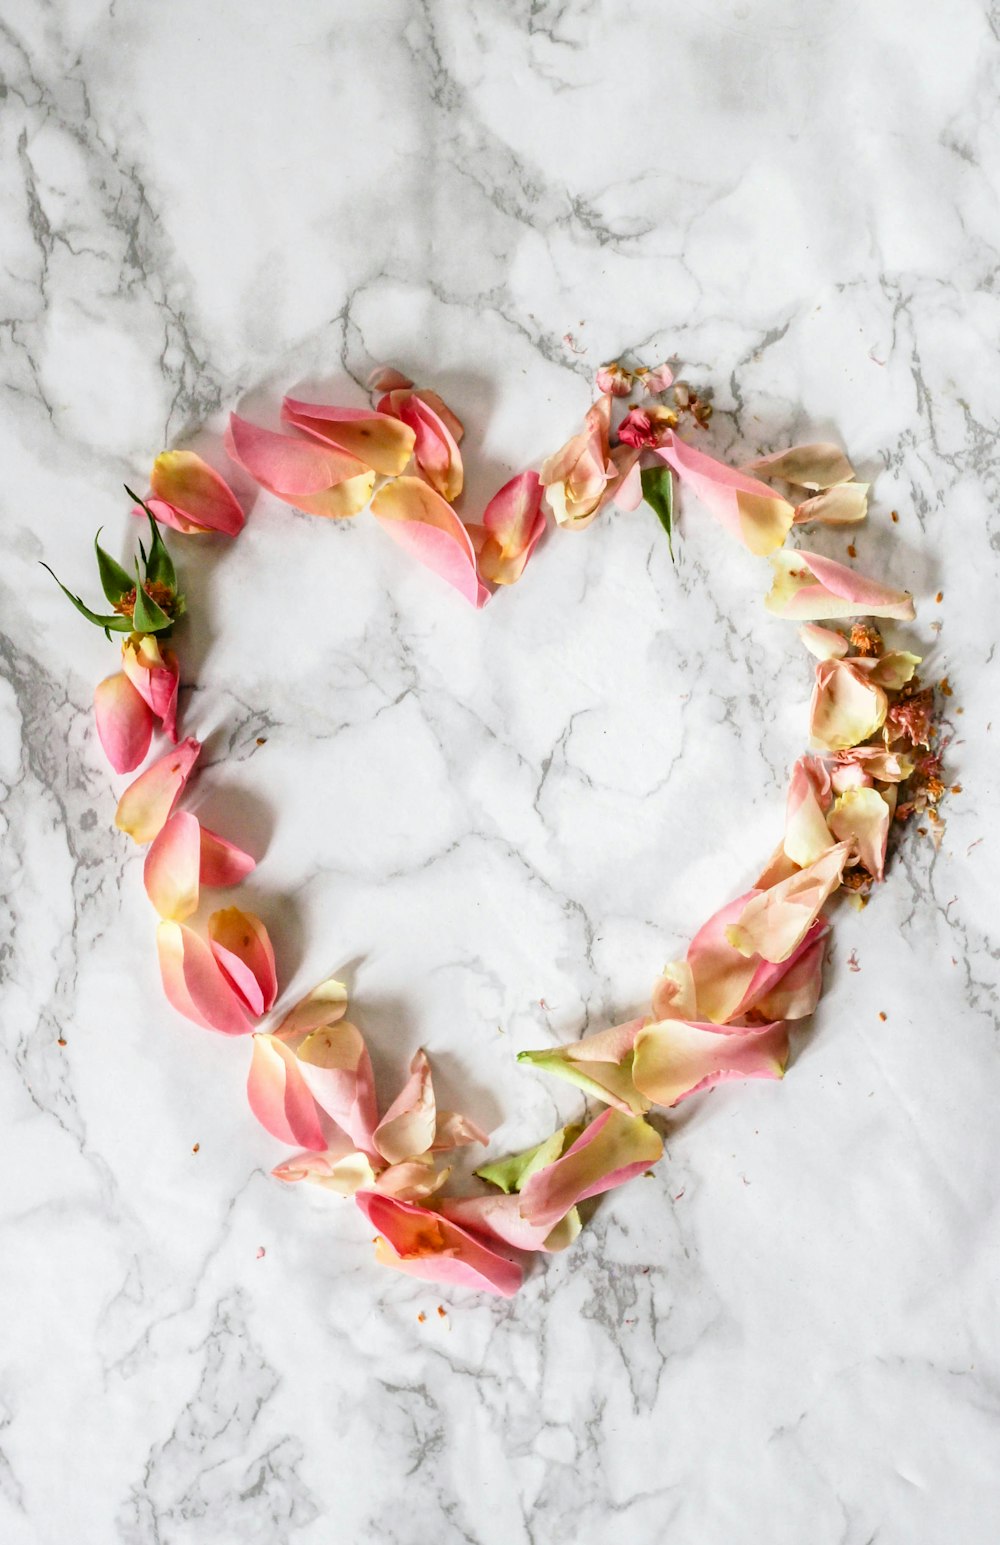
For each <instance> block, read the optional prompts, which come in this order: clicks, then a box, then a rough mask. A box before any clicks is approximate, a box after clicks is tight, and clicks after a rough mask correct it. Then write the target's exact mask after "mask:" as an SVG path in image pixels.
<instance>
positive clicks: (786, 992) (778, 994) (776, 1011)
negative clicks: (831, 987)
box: [754, 917, 830, 1021]
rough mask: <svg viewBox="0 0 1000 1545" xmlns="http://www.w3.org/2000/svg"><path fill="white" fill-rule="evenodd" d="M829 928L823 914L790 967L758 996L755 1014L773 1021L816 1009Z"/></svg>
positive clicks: (795, 1017) (807, 1013)
mask: <svg viewBox="0 0 1000 1545" xmlns="http://www.w3.org/2000/svg"><path fill="white" fill-rule="evenodd" d="M829 932H830V925H829V923H828V922H827V921H826V919H825V918H824V917H820V918H819V919H818V920H817V924H816V926H815V927H814V929H813V931H812V932H811V933H810V935H809V937H808V939H807V940H806V943H805V945H804V947H803V948H801V949H799V950H797V951H796V953H795V956H794V958H793V959H792V960H790V961H789V962H788V968H787V970H785V972H784V973H783V974H782V975H781V976H779V977H778V980H777V982H776V983H775V985H774V986H773V987H772V988H771V989H770V991H769V992H765V993H762V994H761V996H760V997H759V998H758V999H757V1001H756V1003H755V1004H754V1011H755V1013H756V1014H760V1015H761V1016H762V1018H764V1019H767V1020H772V1021H774V1020H780V1019H806V1018H807V1017H808V1016H809V1015H810V1014H811V1013H812V1012H813V1010H814V1009H815V1007H816V1005H817V1003H818V1002H819V995H820V991H821V989H822V986H823V957H824V955H825V952H826V936H827V934H828V933H829Z"/></svg>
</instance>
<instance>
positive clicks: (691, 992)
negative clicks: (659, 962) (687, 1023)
mask: <svg viewBox="0 0 1000 1545" xmlns="http://www.w3.org/2000/svg"><path fill="white" fill-rule="evenodd" d="M652 1009H653V1018H654V1019H697V1017H698V1001H697V997H696V995H695V986H694V974H693V972H692V970H691V967H690V965H689V964H688V962H687V961H686V960H672V961H671V962H670V963H669V965H666V966H664V968H663V973H662V975H661V976H660V977H659V978H658V979H657V981H656V983H655V984H654V987H653V1001H652Z"/></svg>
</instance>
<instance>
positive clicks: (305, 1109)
mask: <svg viewBox="0 0 1000 1545" xmlns="http://www.w3.org/2000/svg"><path fill="white" fill-rule="evenodd" d="M247 1099H248V1100H249V1102H250V1109H251V1110H252V1111H253V1113H254V1115H255V1116H256V1117H257V1120H258V1121H259V1122H260V1124H261V1126H262V1127H264V1128H265V1129H266V1130H267V1131H268V1132H270V1134H271V1136H272V1137H276V1138H277V1139H278V1141H279V1142H282V1143H290V1144H292V1145H293V1146H294V1147H296V1148H309V1149H312V1150H313V1151H314V1152H316V1153H323V1154H325V1153H326V1152H327V1150H328V1148H329V1142H328V1139H327V1132H326V1128H325V1126H324V1123H323V1119H322V1112H321V1111H320V1108H319V1106H318V1105H317V1104H316V1101H315V1100H314V1099H313V1097H312V1094H311V1093H310V1090H309V1086H308V1085H307V1084H306V1081H305V1079H304V1078H303V1077H302V1073H301V1071H300V1069H299V1065H298V1063H297V1061H296V1059H295V1056H294V1054H293V1053H292V1052H290V1051H289V1050H288V1047H287V1046H285V1045H284V1043H283V1042H281V1041H279V1040H277V1039H276V1037H275V1036H273V1035H255V1036H254V1038H253V1060H252V1062H251V1064H250V1073H249V1076H248V1078H247ZM296 1178H300V1177H298V1176H297V1177H296ZM302 1178H304V1177H302ZM309 1178H312V1177H309Z"/></svg>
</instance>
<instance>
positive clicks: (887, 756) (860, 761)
mask: <svg viewBox="0 0 1000 1545" xmlns="http://www.w3.org/2000/svg"><path fill="white" fill-rule="evenodd" d="M837 763H838V767H839V768H843V769H845V770H849V769H851V768H860V769H862V770H863V772H864V777H863V778H860V779H859V778H855V779H853V780H852V785H853V786H857V785H858V784H859V783H864V784H866V783H869V782H870V781H871V779H872V778H875V779H877V780H878V782H879V783H904V782H905V781H906V779H907V778H908V777H909V776H910V774H911V773H912V772H913V760H912V758H911V757H908V756H904V755H903V753H902V752H901V751H885V750H883V748H882V747H881V746H855V747H854V749H853V750H851V751H840V752H838V753H837ZM837 775H838V768H835V769H834V772H833V786H834V788H839V785H838V783H837ZM847 786H848V785H846V784H845V787H847Z"/></svg>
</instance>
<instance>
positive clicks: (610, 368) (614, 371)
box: [597, 359, 632, 397]
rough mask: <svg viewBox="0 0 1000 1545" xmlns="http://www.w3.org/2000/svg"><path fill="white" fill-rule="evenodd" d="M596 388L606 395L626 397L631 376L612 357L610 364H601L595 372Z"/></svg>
mask: <svg viewBox="0 0 1000 1545" xmlns="http://www.w3.org/2000/svg"><path fill="white" fill-rule="evenodd" d="M597 390H598V391H599V392H604V393H605V394H606V395H607V396H608V397H627V396H628V394H629V392H630V391H631V390H632V376H631V373H630V372H629V371H628V370H625V369H623V367H622V366H621V365H620V364H619V363H618V361H617V360H616V359H613V360H612V361H611V363H610V365H602V366H601V368H600V370H599V371H598V372H597Z"/></svg>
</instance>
